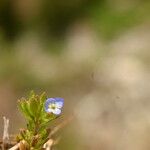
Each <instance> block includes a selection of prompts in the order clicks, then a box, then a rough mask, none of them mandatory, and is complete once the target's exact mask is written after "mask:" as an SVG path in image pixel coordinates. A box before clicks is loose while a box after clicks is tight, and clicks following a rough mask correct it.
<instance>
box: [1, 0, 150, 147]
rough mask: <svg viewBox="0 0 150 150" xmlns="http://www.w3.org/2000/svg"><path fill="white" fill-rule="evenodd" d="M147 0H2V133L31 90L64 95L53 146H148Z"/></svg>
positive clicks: (14, 126) (19, 122)
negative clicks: (60, 125)
mask: <svg viewBox="0 0 150 150" xmlns="http://www.w3.org/2000/svg"><path fill="white" fill-rule="evenodd" d="M149 50H150V1H149V0H132V1H131V0H61V1H60V0H42V1H41V0H25V1H24V0H0V118H1V119H0V133H1V136H2V131H3V119H2V117H3V116H6V117H7V118H9V119H10V133H11V134H15V133H18V132H19V128H21V127H23V126H25V121H24V119H23V118H22V116H21V114H20V113H19V112H18V109H17V99H19V98H21V97H22V96H27V94H28V93H29V91H30V90H35V91H36V92H38V93H41V92H43V91H46V92H47V95H48V96H49V97H63V98H65V107H64V112H63V115H62V117H61V119H62V120H64V119H65V118H67V117H69V116H70V115H71V114H74V115H75V118H74V120H73V121H72V122H71V123H70V124H68V126H67V127H65V128H64V129H62V130H61V131H60V135H61V140H60V143H59V144H58V145H57V147H56V149H57V150H87V149H88V150H149V149H150V142H149V140H150V90H149V89H150V69H149V66H150V51H149Z"/></svg>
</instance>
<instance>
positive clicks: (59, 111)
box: [52, 108, 61, 115]
mask: <svg viewBox="0 0 150 150" xmlns="http://www.w3.org/2000/svg"><path fill="white" fill-rule="evenodd" d="M52 113H53V114H55V115H60V114H61V110H60V109H58V108H56V109H53V110H52Z"/></svg>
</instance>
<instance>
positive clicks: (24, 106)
mask: <svg viewBox="0 0 150 150" xmlns="http://www.w3.org/2000/svg"><path fill="white" fill-rule="evenodd" d="M18 106H19V109H20V110H21V112H22V113H23V114H24V116H25V117H26V118H27V119H34V116H33V115H32V113H31V111H30V105H29V102H28V101H26V100H24V99H22V100H19V105H18Z"/></svg>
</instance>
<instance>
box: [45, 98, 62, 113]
mask: <svg viewBox="0 0 150 150" xmlns="http://www.w3.org/2000/svg"><path fill="white" fill-rule="evenodd" d="M63 105H64V99H63V98H59V97H56V98H48V99H47V100H46V102H45V111H46V112H47V113H53V114H55V115H60V114H61V109H62V107H63Z"/></svg>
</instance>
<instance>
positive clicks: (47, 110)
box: [45, 108, 54, 113]
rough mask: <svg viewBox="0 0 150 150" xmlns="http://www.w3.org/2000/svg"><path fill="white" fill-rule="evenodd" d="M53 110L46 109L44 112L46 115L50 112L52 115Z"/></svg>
mask: <svg viewBox="0 0 150 150" xmlns="http://www.w3.org/2000/svg"><path fill="white" fill-rule="evenodd" d="M53 110H54V109H51V108H48V109H46V110H45V111H46V112H47V113H51V112H52V113H53Z"/></svg>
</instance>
